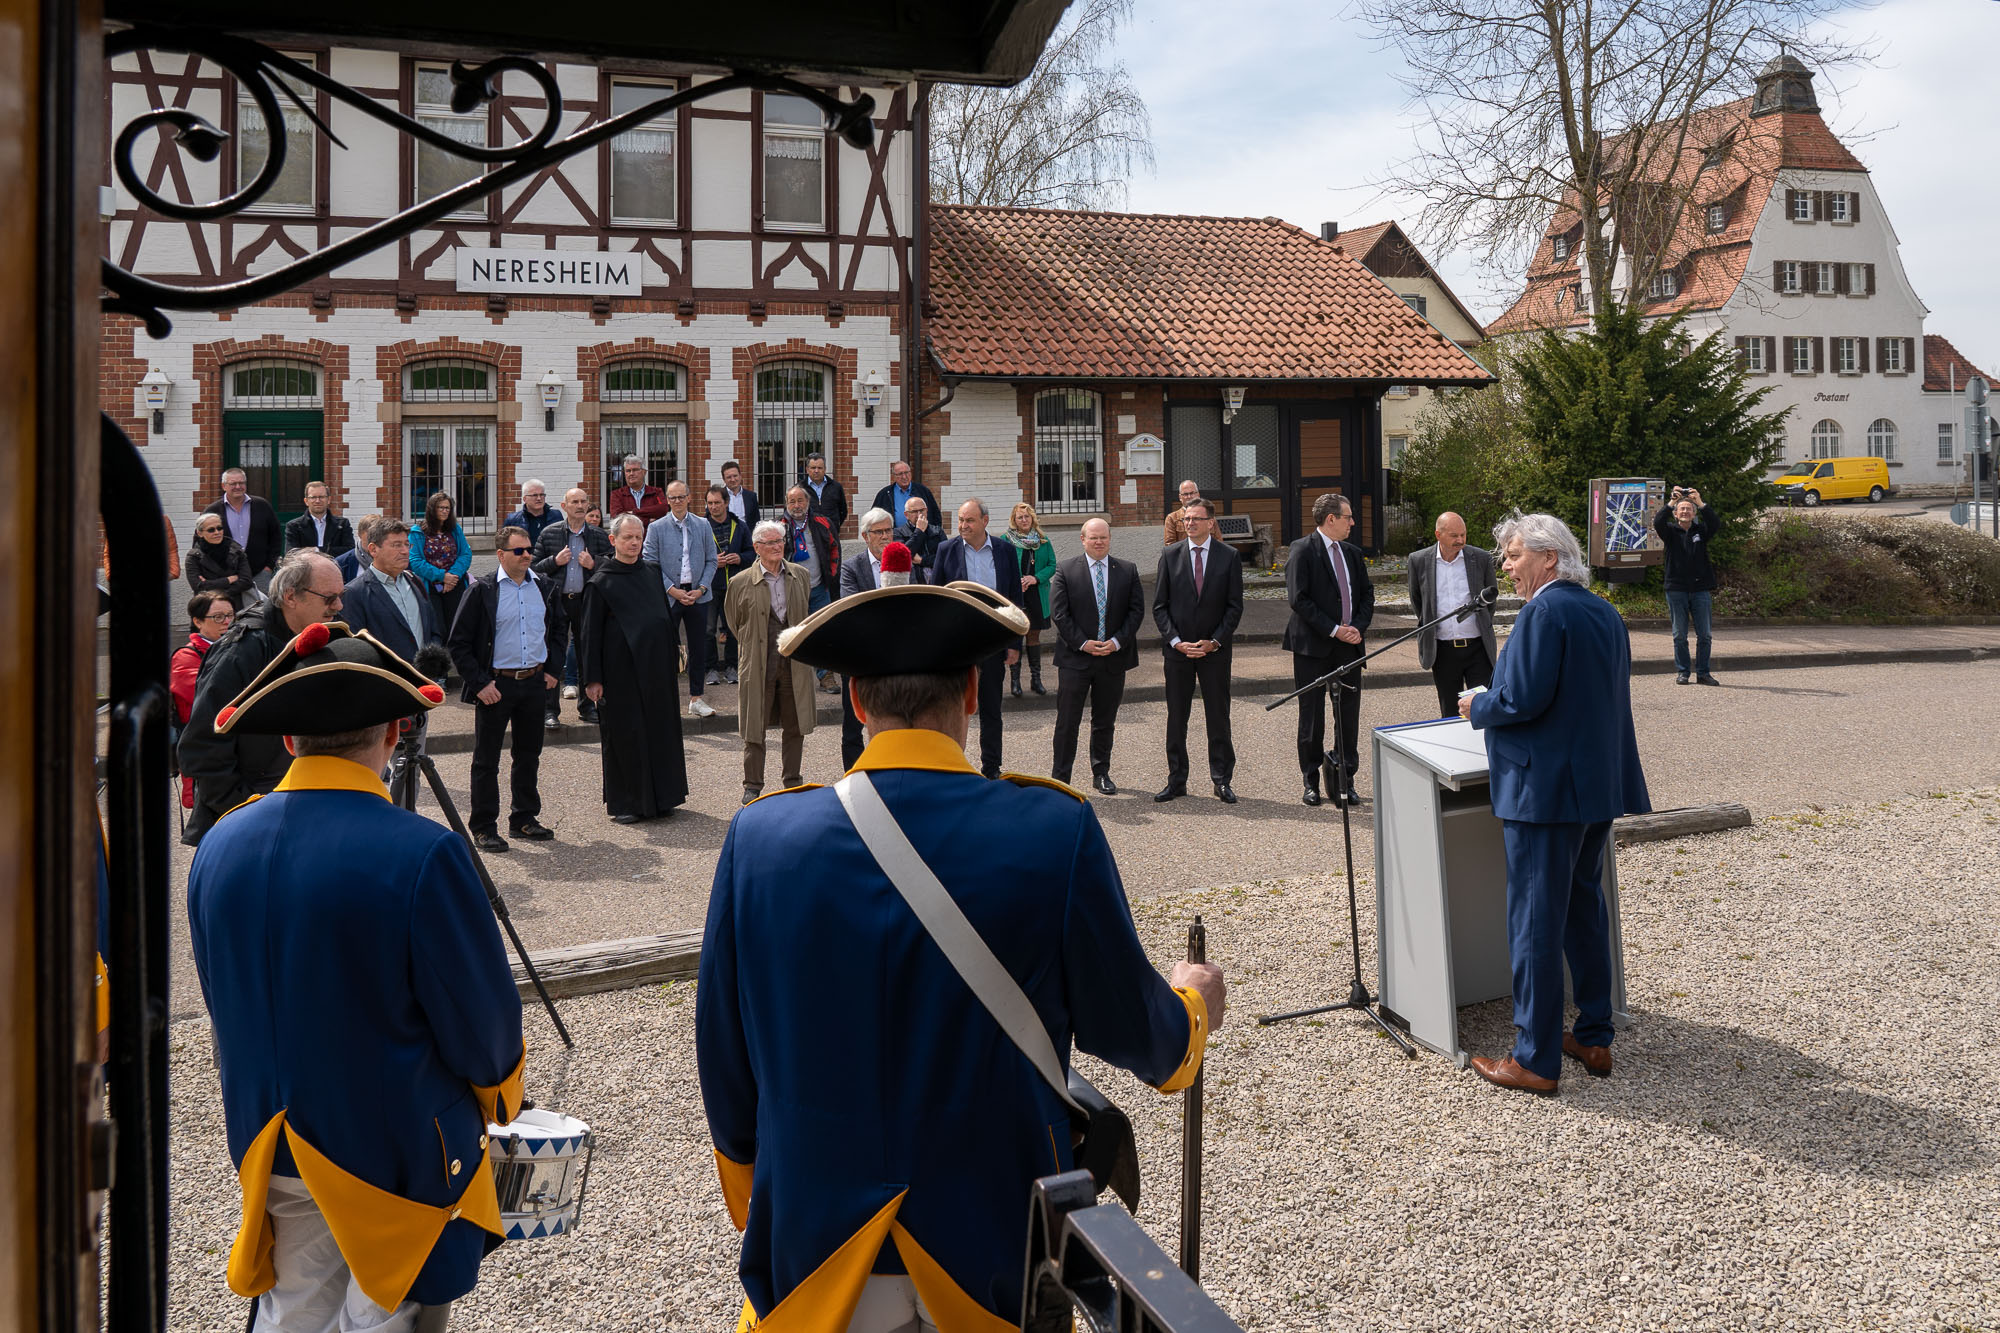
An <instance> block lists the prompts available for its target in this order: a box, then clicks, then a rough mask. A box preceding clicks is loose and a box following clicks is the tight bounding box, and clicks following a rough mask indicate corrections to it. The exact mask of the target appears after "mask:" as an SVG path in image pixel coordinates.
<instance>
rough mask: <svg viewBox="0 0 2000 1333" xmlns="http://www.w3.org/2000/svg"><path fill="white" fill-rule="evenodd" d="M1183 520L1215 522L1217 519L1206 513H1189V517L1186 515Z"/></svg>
mask: <svg viewBox="0 0 2000 1333" xmlns="http://www.w3.org/2000/svg"><path fill="white" fill-rule="evenodd" d="M1181 521H1182V522H1183V523H1213V522H1215V520H1214V519H1212V518H1210V517H1209V516H1208V515H1206V514H1189V515H1188V516H1187V517H1185V518H1184V519H1182V520H1181Z"/></svg>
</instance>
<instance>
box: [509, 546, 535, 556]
mask: <svg viewBox="0 0 2000 1333" xmlns="http://www.w3.org/2000/svg"><path fill="white" fill-rule="evenodd" d="M534 549H535V548H534V547H532V546H510V547H508V548H507V554H508V555H526V554H527V553H528V552H530V551H532V550H534Z"/></svg>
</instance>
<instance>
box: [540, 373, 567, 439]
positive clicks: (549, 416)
mask: <svg viewBox="0 0 2000 1333" xmlns="http://www.w3.org/2000/svg"><path fill="white" fill-rule="evenodd" d="M541 386H542V429H543V430H554V429H555V428H556V409H557V408H558V407H561V406H562V398H563V377H562V376H560V375H558V374H556V372H555V371H554V370H550V371H549V372H548V373H547V374H546V375H543V376H542V378H541Z"/></svg>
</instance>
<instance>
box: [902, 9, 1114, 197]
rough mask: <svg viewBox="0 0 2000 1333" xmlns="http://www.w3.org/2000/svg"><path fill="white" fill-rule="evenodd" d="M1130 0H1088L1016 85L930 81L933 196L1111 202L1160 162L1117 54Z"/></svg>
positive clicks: (1071, 14) (1060, 27)
mask: <svg viewBox="0 0 2000 1333" xmlns="http://www.w3.org/2000/svg"><path fill="white" fill-rule="evenodd" d="M1131 16H1132V0H1080V2H1079V3H1077V4H1076V5H1074V6H1072V8H1071V9H1070V11H1069V13H1068V14H1067V15H1065V16H1064V18H1063V21H1062V23H1061V24H1060V25H1058V27H1057V28H1056V31H1055V35H1054V36H1053V37H1051V38H1050V40H1049V44H1048V47H1047V48H1046V49H1045V50H1044V51H1043V52H1042V57H1041V59H1040V60H1038V61H1036V62H1035V68H1034V72H1033V73H1031V74H1029V76H1028V77H1027V78H1026V79H1024V80H1023V81H1022V82H1021V83H1019V84H1017V85H1015V86H1014V87H1012V88H979V87H971V86H968V85H965V84H948V83H941V84H937V85H935V86H934V87H932V89H931V90H930V136H931V137H930V158H931V162H930V176H931V179H930V190H931V200H932V202H934V203H944V204H1001V205H1018V206H1021V207H1030V208H1107V207H1116V206H1118V205H1119V204H1122V203H1123V202H1124V200H1125V186H1126V182H1127V181H1128V180H1129V179H1130V178H1131V175H1132V172H1133V171H1134V170H1135V169H1138V168H1144V169H1146V170H1149V171H1150V170H1151V169H1152V166H1153V143H1152V122H1151V119H1150V118H1149V117H1148V116H1147V114H1146V103H1145V101H1144V100H1143V99H1142V98H1141V97H1140V96H1139V93H1138V90H1137V89H1135V88H1134V87H1133V86H1132V79H1131V76H1130V75H1129V74H1128V73H1127V72H1126V70H1125V66H1124V65H1123V64H1122V63H1120V62H1119V61H1118V60H1117V59H1116V58H1115V56H1114V54H1113V42H1114V37H1115V35H1116V33H1117V30H1118V27H1119V25H1121V24H1122V23H1124V22H1126V21H1127V20H1128V19H1130V18H1131Z"/></svg>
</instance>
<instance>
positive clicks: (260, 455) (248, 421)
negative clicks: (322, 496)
mask: <svg viewBox="0 0 2000 1333" xmlns="http://www.w3.org/2000/svg"><path fill="white" fill-rule="evenodd" d="M222 466H223V467H224V468H232V467H240V468H242V469H243V473H244V480H245V481H246V482H248V483H249V486H250V494H252V495H261V496H263V497H264V498H265V499H267V500H269V501H270V502H271V507H272V508H273V509H276V510H277V511H278V521H279V522H280V523H284V522H288V521H290V520H291V519H294V518H297V517H298V516H299V515H300V514H303V513H305V511H306V483H307V482H309V481H324V480H325V479H326V417H325V414H324V413H322V412H319V411H290V412H277V411H272V412H225V413H223V414H222Z"/></svg>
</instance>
